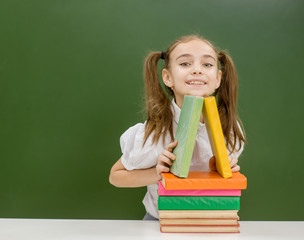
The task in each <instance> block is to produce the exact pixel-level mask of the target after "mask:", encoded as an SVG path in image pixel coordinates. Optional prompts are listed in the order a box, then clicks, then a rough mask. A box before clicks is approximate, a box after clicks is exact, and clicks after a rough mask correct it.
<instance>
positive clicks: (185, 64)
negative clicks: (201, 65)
mask: <svg viewBox="0 0 304 240" xmlns="http://www.w3.org/2000/svg"><path fill="white" fill-rule="evenodd" d="M180 65H181V66H190V63H188V62H183V63H181V64H180Z"/></svg>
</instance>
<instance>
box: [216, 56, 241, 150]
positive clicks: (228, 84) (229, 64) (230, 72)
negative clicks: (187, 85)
mask: <svg viewBox="0 0 304 240" xmlns="http://www.w3.org/2000/svg"><path fill="white" fill-rule="evenodd" d="M218 59H219V62H220V64H221V70H222V80H221V85H220V87H219V88H218V89H217V90H216V92H215V95H216V96H217V100H218V111H219V115H220V119H221V123H222V128H223V134H224V136H225V138H226V144H227V147H228V150H229V152H230V153H232V152H233V151H234V150H240V148H241V145H242V142H243V143H246V140H245V132H244V130H243V134H242V131H241V129H240V127H239V125H238V123H239V124H240V126H241V128H242V129H244V128H243V125H242V122H241V120H240V118H239V117H238V115H237V92H238V77H237V72H236V69H235V66H234V63H233V61H232V59H231V57H230V56H229V55H228V54H227V53H226V52H225V51H220V52H219V53H218ZM237 140H238V141H239V144H238V145H239V146H238V148H236V144H237Z"/></svg>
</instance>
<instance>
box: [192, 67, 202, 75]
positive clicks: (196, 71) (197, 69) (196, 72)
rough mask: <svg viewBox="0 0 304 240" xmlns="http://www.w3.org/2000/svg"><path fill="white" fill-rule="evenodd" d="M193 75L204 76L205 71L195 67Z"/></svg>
mask: <svg viewBox="0 0 304 240" xmlns="http://www.w3.org/2000/svg"><path fill="white" fill-rule="evenodd" d="M192 74H195V75H196V74H199V75H200V74H203V71H202V70H201V69H200V68H199V67H195V68H194V69H193V70H192Z"/></svg>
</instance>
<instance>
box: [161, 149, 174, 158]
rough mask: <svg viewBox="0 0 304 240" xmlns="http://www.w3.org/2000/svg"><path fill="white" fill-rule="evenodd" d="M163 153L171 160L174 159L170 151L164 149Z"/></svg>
mask: <svg viewBox="0 0 304 240" xmlns="http://www.w3.org/2000/svg"><path fill="white" fill-rule="evenodd" d="M163 155H164V156H166V157H167V158H169V159H171V160H175V155H174V154H173V153H172V152H169V151H168V150H164V151H163Z"/></svg>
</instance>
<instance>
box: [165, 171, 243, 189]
mask: <svg viewBox="0 0 304 240" xmlns="http://www.w3.org/2000/svg"><path fill="white" fill-rule="evenodd" d="M161 175H162V181H161V182H162V184H163V186H164V188H165V189H166V190H178V189H180V190H188V189H189V190H190V189H246V188H247V178H246V177H245V176H244V175H243V174H241V173H239V172H234V173H232V177H231V178H223V177H222V176H221V175H219V173H217V172H216V171H210V172H202V171H190V172H189V175H188V178H179V177H176V176H175V175H173V174H172V173H162V174H161Z"/></svg>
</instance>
